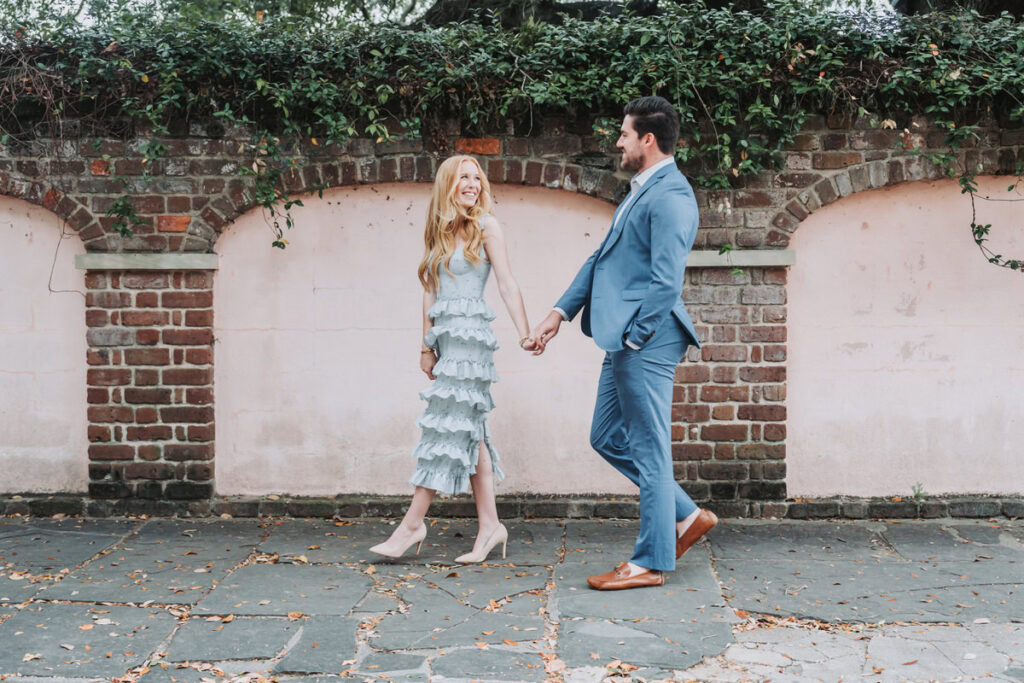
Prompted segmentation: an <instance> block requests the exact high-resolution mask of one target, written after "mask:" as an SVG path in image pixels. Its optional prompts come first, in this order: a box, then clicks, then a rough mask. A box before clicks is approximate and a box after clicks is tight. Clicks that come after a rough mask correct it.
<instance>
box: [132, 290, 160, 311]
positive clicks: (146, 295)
mask: <svg viewBox="0 0 1024 683" xmlns="http://www.w3.org/2000/svg"><path fill="white" fill-rule="evenodd" d="M135 305H136V306H138V307H139V308H156V307H157V306H159V305H160V295H159V294H157V293H156V292H139V293H138V294H136V295H135Z"/></svg>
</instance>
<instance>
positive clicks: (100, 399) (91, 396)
mask: <svg viewBox="0 0 1024 683" xmlns="http://www.w3.org/2000/svg"><path fill="white" fill-rule="evenodd" d="M86 395H87V401H88V402H89V403H92V404H93V405H96V404H103V403H106V402H107V401H109V400H110V390H109V389H94V388H93V387H89V389H88V390H87V392H86Z"/></svg>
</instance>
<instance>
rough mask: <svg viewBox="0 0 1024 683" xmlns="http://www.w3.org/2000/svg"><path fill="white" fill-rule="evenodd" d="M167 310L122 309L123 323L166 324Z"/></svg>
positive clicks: (133, 324)
mask: <svg viewBox="0 0 1024 683" xmlns="http://www.w3.org/2000/svg"><path fill="white" fill-rule="evenodd" d="M167 320H168V314H167V311H121V324H122V325H128V326H130V327H139V326H143V325H166V324H167Z"/></svg>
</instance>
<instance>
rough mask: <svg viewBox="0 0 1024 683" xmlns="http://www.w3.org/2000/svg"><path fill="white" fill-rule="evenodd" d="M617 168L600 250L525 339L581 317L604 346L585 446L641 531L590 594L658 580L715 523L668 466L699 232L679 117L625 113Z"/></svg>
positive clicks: (542, 342) (671, 111)
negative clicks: (630, 506)
mask: <svg viewBox="0 0 1024 683" xmlns="http://www.w3.org/2000/svg"><path fill="white" fill-rule="evenodd" d="M624 114H625V118H624V120H623V122H622V128H621V135H620V137H619V140H618V142H617V143H616V147H618V148H619V149H620V150H622V159H621V165H622V168H623V169H624V170H627V171H633V172H635V173H636V175H635V176H634V177H633V179H632V181H631V191H630V193H629V196H627V197H626V199H625V200H624V201H623V202H622V204H620V205H619V208H618V209H617V210H616V211H615V216H614V218H613V219H612V226H611V229H610V230H609V231H608V235H607V236H606V237H605V239H604V241H603V242H602V243H601V246H600V247H598V248H597V251H595V252H594V253H593V254H591V256H590V258H588V259H587V260H586V262H584V264H583V267H582V268H580V271H579V273H577V275H576V278H575V279H574V280H573V281H572V284H571V285H569V288H568V289H567V290H566V292H565V294H563V295H562V298H561V299H559V300H558V303H557V304H556V305H555V307H554V310H553V311H552V312H551V313H550V314H548V316H547V318H545V319H544V321H543V322H541V323H540V325H538V326H537V328H536V329H534V331H533V333H532V334H531V335H530V336H531V338H533V339H535V340H536V341H537V343H538V347H537V350H536V351H535V353H536V354H539V353H543V351H544V347H545V346H546V344H547V343H548V342H549V341H550V340H551V338H552V337H554V336H555V335H556V334H557V333H558V328H559V326H560V325H561V323H562V321H563V320H566V321H568V320H572V319H573V318H575V317H576V314H577V313H579V312H580V311H581V310H582V311H583V316H582V320H581V327H582V329H583V333H584V334H586V335H587V336H589V337H592V338H593V339H594V341H595V342H596V343H597V345H598V346H600V347H601V348H602V349H604V350H605V351H606V354H605V358H604V363H603V364H602V366H601V380H600V382H599V384H598V390H597V405H596V406H595V407H594V421H593V425H592V427H591V432H590V443H591V445H592V446H593V447H594V449H595V450H596V451H597V452H598V453H600V454H601V456H602V457H603V458H604V459H605V460H607V461H608V462H609V463H610V464H611V465H612V466H613V467H615V469H617V470H619V471H620V472H622V474H624V475H625V476H627V477H628V478H629V479H630V480H631V481H632V482H634V483H635V484H637V485H638V486H639V487H640V535H639V537H638V538H637V541H636V546H635V547H634V550H633V556H632V557H631V558H630V560H629V561H628V562H623V563H622V564H620V565H619V566H618V567H616V568H615V569H614V570H612V571H610V572H607V573H605V574H599V575H596V576H591V577H589V578H588V579H587V582H588V583H589V584H590V586H591V587H592V588H596V589H598V590H618V589H623V588H637V587H641V586H660V585H663V584H664V583H665V575H664V572H665V571H671V570H673V569H675V565H676V560H677V559H679V558H680V557H682V555H683V553H685V552H686V551H687V550H688V549H689V548H690V546H692V545H693V544H694V543H695V542H696V541H697V540H698V539H700V538H701V537H702V536H703V535H704V534H706V533H707V532H708V531H709V530H710V529H711V528H712V527H714V526H715V524H716V523H717V522H718V519H717V518H716V517H715V515H714V513H712V512H710V511H708V510H701V509H699V508H698V507H697V506H696V505H695V504H694V502H693V501H692V500H691V499H690V497H689V496H688V495H686V492H685V491H683V489H682V488H681V487H680V486H679V484H677V483H676V481H675V478H674V476H673V470H672V447H671V424H670V423H671V413H672V385H673V381H674V378H675V369H676V366H677V365H678V364H679V361H680V360H682V358H683V356H684V354H685V353H686V348H687V346H689V345H690V344H693V345H694V346H697V347H699V346H700V343H699V342H698V340H697V333H696V331H695V330H694V328H693V322H692V321H691V320H690V315H689V314H688V313H687V312H686V307H685V306H684V305H683V301H682V297H681V293H682V288H683V272H684V271H685V269H686V257H687V254H689V252H690V248H691V247H692V246H693V241H694V238H695V237H696V235H697V223H698V220H697V202H696V201H695V199H694V196H693V190H692V189H691V188H690V184H689V183H688V182H687V181H686V178H684V177H683V174H682V173H680V172H679V169H678V168H677V167H676V165H675V158H674V156H673V153H674V151H675V146H676V141H677V140H678V139H679V115H678V113H677V112H676V110H675V108H674V107H673V106H672V105H671V104H670V103H669V102H668V101H667V100H665V99H664V98H661V97H641V98H639V99H636V100H633V101H632V102H630V103H629V104H627V105H626V107H625V109H624Z"/></svg>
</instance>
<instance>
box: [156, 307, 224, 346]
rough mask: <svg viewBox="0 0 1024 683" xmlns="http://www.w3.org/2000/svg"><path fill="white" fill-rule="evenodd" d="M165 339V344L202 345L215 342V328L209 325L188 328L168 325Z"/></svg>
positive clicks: (165, 330)
mask: <svg viewBox="0 0 1024 683" xmlns="http://www.w3.org/2000/svg"><path fill="white" fill-rule="evenodd" d="M190 312H191V311H190ZM163 340H164V344H170V345H172V346H202V345H205V344H212V343H213V330H211V329H210V328H208V327H207V328H196V329H186V330H182V329H178V328H174V327H167V328H164V331H163Z"/></svg>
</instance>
